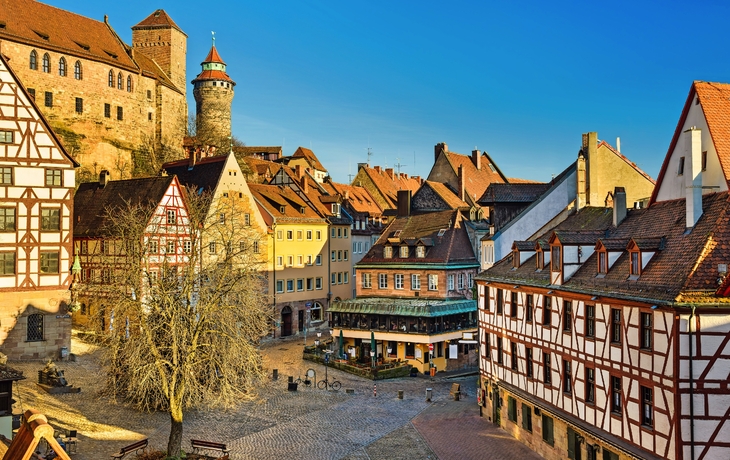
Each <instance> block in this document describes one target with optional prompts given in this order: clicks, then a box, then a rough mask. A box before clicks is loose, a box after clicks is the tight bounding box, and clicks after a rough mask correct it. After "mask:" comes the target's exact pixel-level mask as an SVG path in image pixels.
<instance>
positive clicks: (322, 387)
mask: <svg viewBox="0 0 730 460" xmlns="http://www.w3.org/2000/svg"><path fill="white" fill-rule="evenodd" d="M328 386H329V387H330V388H332V389H333V390H335V391H337V390H339V389H340V388H342V384H341V383H340V382H339V381H337V380H334V379H333V380H332V381H331V382H330V381H329V380H325V379H322V380H320V381H319V382H318V383H317V388H319V389H320V390H326V389H327V387H328Z"/></svg>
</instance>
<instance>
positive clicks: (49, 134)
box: [0, 56, 79, 167]
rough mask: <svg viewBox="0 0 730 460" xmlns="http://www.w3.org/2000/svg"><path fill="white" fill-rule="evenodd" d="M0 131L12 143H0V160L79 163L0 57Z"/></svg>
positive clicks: (56, 163) (72, 165)
mask: <svg viewBox="0 0 730 460" xmlns="http://www.w3.org/2000/svg"><path fill="white" fill-rule="evenodd" d="M0 131H5V132H11V133H12V142H10V143H0V160H8V161H21V162H24V161H32V162H33V164H34V165H38V164H39V163H40V164H43V163H46V164H49V163H50V164H54V166H55V165H58V164H64V165H66V166H68V167H78V166H79V164H78V163H77V162H76V161H75V160H74V159H73V158H72V157H71V156H70V155H69V154H68V153H67V152H66V150H65V149H64V148H63V145H62V144H61V142H60V141H59V140H58V138H57V137H56V134H55V133H54V132H53V130H52V129H51V127H50V125H49V124H48V122H47V121H46V119H45V118H44V117H43V115H41V113H40V111H39V110H38V107H37V106H36V104H35V102H34V101H33V100H32V99H31V98H30V97H29V96H28V94H27V93H26V91H25V88H24V87H23V86H22V85H21V84H19V82H18V79H17V77H16V76H15V73H14V72H13V71H12V70H11V69H10V68H9V67H8V65H7V63H6V61H5V59H4V58H3V57H2V56H0Z"/></svg>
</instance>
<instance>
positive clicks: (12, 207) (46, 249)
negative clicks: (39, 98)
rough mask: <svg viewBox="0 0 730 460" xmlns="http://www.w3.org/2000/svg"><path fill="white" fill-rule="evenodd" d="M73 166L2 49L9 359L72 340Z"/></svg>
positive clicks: (0, 211)
mask: <svg viewBox="0 0 730 460" xmlns="http://www.w3.org/2000/svg"><path fill="white" fill-rule="evenodd" d="M76 167H78V164H77V163H76V162H75V161H74V160H73V159H72V158H71V157H70V156H69V155H68V154H67V152H66V150H65V149H64V148H63V146H62V145H61V143H60V142H59V139H58V138H57V137H56V135H55V134H54V132H53V131H52V130H51V128H50V126H49V124H48V122H47V121H46V119H45V118H44V117H43V115H42V114H41V113H40V111H39V110H38V107H37V106H36V104H35V103H34V101H33V99H32V98H31V97H29V95H28V93H27V92H26V90H25V89H24V88H23V86H22V85H21V84H20V83H19V81H18V78H17V77H16V75H15V73H14V72H13V71H12V70H11V69H10V68H9V67H8V66H7V63H6V61H5V58H4V57H2V56H0V292H2V296H1V297H2V300H1V301H0V323H2V325H3V327H2V329H0V344H1V345H0V351H2V352H3V353H5V354H6V355H8V357H10V358H11V359H43V358H48V357H57V356H59V354H60V351H61V349H62V348H63V347H66V349H67V350H68V349H69V347H70V345H71V319H70V316H69V314H68V310H67V308H68V305H69V301H70V295H69V291H68V288H69V285H70V282H71V277H70V273H69V269H70V267H71V262H72V252H71V250H72V240H71V237H72V234H71V225H72V224H71V217H72V211H73V189H74V185H75V168H76Z"/></svg>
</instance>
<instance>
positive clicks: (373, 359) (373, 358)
mask: <svg viewBox="0 0 730 460" xmlns="http://www.w3.org/2000/svg"><path fill="white" fill-rule="evenodd" d="M370 361H372V366H373V367H375V350H370Z"/></svg>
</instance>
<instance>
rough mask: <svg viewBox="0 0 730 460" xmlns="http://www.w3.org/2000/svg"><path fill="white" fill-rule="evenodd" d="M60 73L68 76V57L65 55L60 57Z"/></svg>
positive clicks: (61, 75)
mask: <svg viewBox="0 0 730 460" xmlns="http://www.w3.org/2000/svg"><path fill="white" fill-rule="evenodd" d="M58 75H59V76H60V77H65V76H66V58H65V57H61V59H59V61H58Z"/></svg>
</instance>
